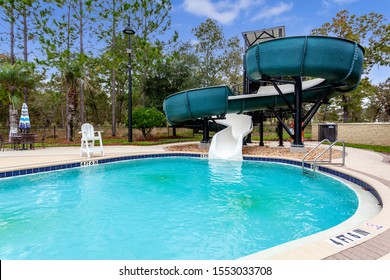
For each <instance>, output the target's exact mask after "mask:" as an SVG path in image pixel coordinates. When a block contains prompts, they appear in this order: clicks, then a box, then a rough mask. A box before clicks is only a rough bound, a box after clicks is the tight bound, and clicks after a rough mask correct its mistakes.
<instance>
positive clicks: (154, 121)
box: [132, 107, 166, 139]
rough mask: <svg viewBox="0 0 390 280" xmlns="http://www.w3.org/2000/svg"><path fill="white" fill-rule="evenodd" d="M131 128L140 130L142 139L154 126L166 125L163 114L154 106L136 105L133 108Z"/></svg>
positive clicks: (147, 135) (146, 136)
mask: <svg viewBox="0 0 390 280" xmlns="http://www.w3.org/2000/svg"><path fill="white" fill-rule="evenodd" d="M132 117H133V128H136V129H139V130H141V132H142V135H143V137H144V139H147V138H148V137H149V135H150V133H151V132H152V129H153V128H154V127H162V126H165V125H166V120H165V116H164V114H163V113H161V112H160V111H159V110H157V109H156V108H145V107H137V108H135V109H134V110H133V114H132Z"/></svg>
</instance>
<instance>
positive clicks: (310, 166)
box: [302, 139, 345, 173]
mask: <svg viewBox="0 0 390 280" xmlns="http://www.w3.org/2000/svg"><path fill="white" fill-rule="evenodd" d="M325 143H327V144H329V146H328V147H327V148H326V149H325V150H324V151H322V152H321V153H320V154H319V155H318V156H317V157H316V158H315V159H313V160H306V158H307V157H308V156H309V155H310V154H312V153H313V152H314V151H315V150H317V149H318V148H319V147H320V146H321V145H323V144H325ZM337 143H341V144H342V146H343V149H342V162H341V163H339V162H332V148H333V146H334V145H336V144H337ZM328 151H329V158H328V159H325V160H321V157H322V156H323V155H324V154H325V153H326V152H328ZM319 165H339V166H344V165H345V144H344V142H343V141H341V140H336V141H335V142H331V141H330V140H328V139H324V140H322V141H321V142H320V143H319V144H318V145H317V146H315V147H314V148H313V149H312V150H311V151H309V152H308V153H307V154H306V155H305V156H304V157H303V159H302V171H303V172H304V173H307V172H309V170H312V171H316V170H317V167H318V166H319Z"/></svg>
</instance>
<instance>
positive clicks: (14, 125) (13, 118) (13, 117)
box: [9, 105, 18, 141]
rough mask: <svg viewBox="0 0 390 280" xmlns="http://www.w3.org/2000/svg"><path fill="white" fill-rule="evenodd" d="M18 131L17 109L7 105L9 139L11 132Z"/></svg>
mask: <svg viewBox="0 0 390 280" xmlns="http://www.w3.org/2000/svg"><path fill="white" fill-rule="evenodd" d="M12 133H18V110H16V109H15V108H13V107H12V105H10V106H9V141H11V134H12Z"/></svg>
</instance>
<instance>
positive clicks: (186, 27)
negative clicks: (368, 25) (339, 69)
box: [171, 0, 390, 84]
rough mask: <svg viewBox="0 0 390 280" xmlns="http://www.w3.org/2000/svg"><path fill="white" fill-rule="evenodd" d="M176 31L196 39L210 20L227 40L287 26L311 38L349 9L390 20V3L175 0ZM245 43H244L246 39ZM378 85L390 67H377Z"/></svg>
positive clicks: (290, 33) (293, 32) (288, 31)
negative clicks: (194, 31)
mask: <svg viewBox="0 0 390 280" xmlns="http://www.w3.org/2000/svg"><path fill="white" fill-rule="evenodd" d="M171 2H172V5H173V9H172V13H171V17H172V31H173V30H176V31H178V32H179V39H180V40H183V41H186V40H194V39H195V38H194V36H193V34H192V32H191V30H192V29H193V28H195V27H197V26H199V25H200V24H201V23H202V22H204V21H205V20H206V19H207V18H211V19H214V20H216V21H217V22H218V24H219V25H220V26H221V27H222V29H223V32H224V34H225V36H226V37H227V38H230V37H233V36H238V37H239V38H241V39H242V38H243V37H242V32H244V31H254V30H261V29H266V28H271V27H275V26H285V29H286V36H298V35H309V34H310V32H311V30H312V29H314V28H317V27H321V26H322V25H323V24H324V23H326V22H331V21H332V18H333V17H335V15H336V14H337V13H338V12H340V11H342V10H344V9H346V10H348V11H349V12H350V15H352V14H355V15H356V16H361V15H364V14H368V13H370V12H375V13H380V14H383V15H384V16H385V18H386V19H387V23H389V21H390V0H172V1H171ZM242 44H243V45H244V41H243V39H242ZM369 77H370V79H371V80H372V82H373V83H374V84H378V83H380V82H384V81H385V80H386V79H387V78H388V77H390V68H389V67H376V66H375V67H374V68H373V70H372V71H371V73H370V76H369Z"/></svg>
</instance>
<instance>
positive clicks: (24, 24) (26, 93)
mask: <svg viewBox="0 0 390 280" xmlns="http://www.w3.org/2000/svg"><path fill="white" fill-rule="evenodd" d="M27 36H28V28H27V8H26V4H25V5H24V7H23V58H24V61H25V62H27V61H28V48H27ZM23 92H24V103H26V104H27V103H28V88H26V87H25V88H24V89H23Z"/></svg>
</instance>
